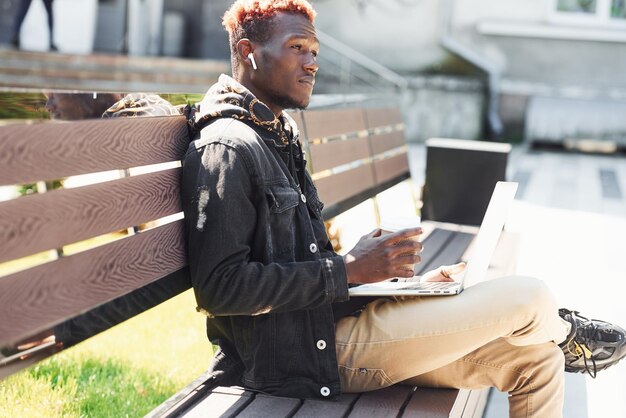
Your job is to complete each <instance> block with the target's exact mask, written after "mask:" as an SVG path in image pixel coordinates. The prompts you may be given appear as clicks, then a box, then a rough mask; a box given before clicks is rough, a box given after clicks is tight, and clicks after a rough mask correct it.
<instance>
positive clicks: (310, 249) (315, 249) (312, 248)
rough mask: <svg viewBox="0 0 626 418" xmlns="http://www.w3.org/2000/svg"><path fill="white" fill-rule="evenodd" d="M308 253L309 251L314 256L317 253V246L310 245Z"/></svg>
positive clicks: (314, 244)
mask: <svg viewBox="0 0 626 418" xmlns="http://www.w3.org/2000/svg"><path fill="white" fill-rule="evenodd" d="M309 251H311V252H312V253H313V254H315V253H316V252H317V244H316V243H312V244H311V245H309Z"/></svg>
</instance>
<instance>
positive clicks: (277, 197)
mask: <svg viewBox="0 0 626 418" xmlns="http://www.w3.org/2000/svg"><path fill="white" fill-rule="evenodd" d="M265 194H266V197H267V204H268V206H269V222H268V225H267V236H268V240H267V244H268V245H269V246H270V247H269V248H268V250H269V252H270V254H272V255H273V257H272V258H273V261H276V262H290V261H295V249H296V239H297V237H296V229H297V228H296V222H297V221H296V207H297V206H298V204H299V203H300V194H299V193H298V192H297V191H295V190H294V189H293V188H291V187H289V186H285V185H272V186H267V187H266V188H265Z"/></svg>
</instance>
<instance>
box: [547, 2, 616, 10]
mask: <svg viewBox="0 0 626 418" xmlns="http://www.w3.org/2000/svg"><path fill="white" fill-rule="evenodd" d="M622 3H623V1H622ZM596 8H597V0H559V1H558V3H557V10H558V11H560V12H573V13H596Z"/></svg>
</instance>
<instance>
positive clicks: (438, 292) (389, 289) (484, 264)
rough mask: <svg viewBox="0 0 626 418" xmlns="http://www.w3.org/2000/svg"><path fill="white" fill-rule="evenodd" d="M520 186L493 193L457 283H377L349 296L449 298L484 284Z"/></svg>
mask: <svg viewBox="0 0 626 418" xmlns="http://www.w3.org/2000/svg"><path fill="white" fill-rule="evenodd" d="M516 191H517V183H514V182H504V181H499V182H498V183H497V184H496V187H495V188H494V190H493V193H492V195H491V200H490V201H489V205H488V206H487V210H486V211H485V216H484V217H483V222H482V224H481V226H480V229H479V231H478V234H477V235H476V239H475V241H474V244H473V248H472V252H471V254H470V256H469V258H468V260H467V266H466V268H465V271H464V272H463V274H462V276H461V277H459V278H458V280H457V281H455V282H429V283H419V282H389V281H385V282H378V283H370V284H364V285H360V286H355V287H351V288H350V289H349V294H350V296H449V295H458V294H459V293H461V292H462V291H463V289H464V288H465V286H466V285H468V284H474V283H478V282H480V281H482V280H483V279H484V278H485V275H486V274H487V269H488V268H489V263H490V262H491V257H492V256H493V252H494V251H495V249H496V246H497V245H498V239H499V238H500V233H501V232H502V228H503V227H504V223H505V221H506V218H507V214H508V212H509V209H510V207H511V204H512V203H513V198H514V197H515V192H516Z"/></svg>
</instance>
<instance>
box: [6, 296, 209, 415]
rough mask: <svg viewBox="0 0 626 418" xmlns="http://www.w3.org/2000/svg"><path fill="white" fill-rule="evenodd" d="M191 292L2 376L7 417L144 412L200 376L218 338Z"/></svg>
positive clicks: (140, 413)
mask: <svg viewBox="0 0 626 418" xmlns="http://www.w3.org/2000/svg"><path fill="white" fill-rule="evenodd" d="M194 308H195V301H194V298H193V293H192V292H191V291H187V292H185V293H183V294H182V295H180V296H178V297H176V298H173V299H172V300H170V301H167V302H165V303H163V304H161V305H159V306H157V307H156V308H154V309H151V310H150V311H148V312H145V313H143V314H141V315H138V316H137V317H135V318H133V319H130V320H128V321H126V322H124V323H123V324H120V325H118V326H116V327H114V328H112V329H110V330H109V331H106V332H104V333H102V334H100V335H98V336H96V337H93V338H91V339H89V340H87V341H85V342H84V343H82V344H79V345H77V346H75V347H72V348H70V349H68V350H65V351H64V352H62V353H60V354H58V355H56V356H54V357H52V358H50V359H48V360H46V361H43V362H41V363H39V364H37V365H35V366H33V367H31V368H29V369H27V370H23V371H22V372H20V373H17V374H15V375H13V376H11V377H9V378H7V379H5V380H3V381H2V382H0V417H39V416H41V417H44V416H45V417H139V416H143V415H145V414H146V413H148V412H150V411H151V410H152V409H153V408H154V407H156V406H158V405H159V404H160V403H161V402H163V401H164V400H166V399H167V398H169V397H170V396H171V395H173V394H174V393H175V392H176V391H177V390H179V389H180V388H182V387H184V386H185V385H187V384H188V383H190V382H191V381H192V380H193V379H195V378H196V377H198V376H199V375H200V374H201V373H202V372H203V371H204V370H205V369H206V367H207V366H208V364H209V361H210V358H211V356H212V349H211V345H210V344H209V342H208V341H207V339H206V336H205V332H204V317H203V316H201V315H200V314H198V313H196V312H195V309H194Z"/></svg>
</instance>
